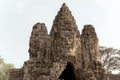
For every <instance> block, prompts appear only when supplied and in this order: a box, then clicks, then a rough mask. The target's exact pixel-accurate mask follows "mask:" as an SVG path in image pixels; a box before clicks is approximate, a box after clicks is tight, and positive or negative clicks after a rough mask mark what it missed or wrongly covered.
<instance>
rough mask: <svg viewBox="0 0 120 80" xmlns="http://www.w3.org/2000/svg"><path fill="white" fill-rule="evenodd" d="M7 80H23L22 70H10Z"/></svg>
mask: <svg viewBox="0 0 120 80" xmlns="http://www.w3.org/2000/svg"><path fill="white" fill-rule="evenodd" d="M6 80H23V72H22V69H10V70H9V71H8V73H7V79H6Z"/></svg>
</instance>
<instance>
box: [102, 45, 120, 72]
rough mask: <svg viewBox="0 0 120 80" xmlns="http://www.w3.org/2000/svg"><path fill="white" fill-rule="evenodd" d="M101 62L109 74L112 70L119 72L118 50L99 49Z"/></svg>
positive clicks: (119, 51) (119, 54)
mask: <svg viewBox="0 0 120 80" xmlns="http://www.w3.org/2000/svg"><path fill="white" fill-rule="evenodd" d="M100 53H101V62H102V65H103V67H104V68H105V70H106V73H109V72H110V71H113V70H118V71H120V50H118V49H114V48H110V47H109V48H108V47H100Z"/></svg>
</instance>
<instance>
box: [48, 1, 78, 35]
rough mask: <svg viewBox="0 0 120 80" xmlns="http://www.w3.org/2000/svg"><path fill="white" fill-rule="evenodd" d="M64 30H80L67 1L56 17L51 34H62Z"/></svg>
mask: <svg viewBox="0 0 120 80" xmlns="http://www.w3.org/2000/svg"><path fill="white" fill-rule="evenodd" d="M64 30H69V31H73V32H76V33H77V31H78V28H77V25H76V21H75V19H74V17H73V16H72V14H71V11H70V10H69V8H68V7H67V6H66V4H65V3H63V5H62V7H61V8H60V11H59V12H58V14H57V16H56V17H55V20H54V22H53V26H52V29H51V32H50V34H51V35H56V33H59V34H61V33H60V32H61V31H64Z"/></svg>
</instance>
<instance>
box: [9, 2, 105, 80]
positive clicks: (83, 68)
mask: <svg viewBox="0 0 120 80" xmlns="http://www.w3.org/2000/svg"><path fill="white" fill-rule="evenodd" d="M103 75H104V70H103V68H102V65H101V62H100V53H99V40H98V38H97V34H96V32H95V28H94V27H93V26H92V25H85V26H84V28H83V30H82V33H81V34H80V32H79V30H78V27H77V25H76V21H75V19H74V17H73V16H72V14H71V11H70V10H69V8H68V7H67V6H66V4H65V3H64V4H63V5H62V7H61V8H60V11H59V12H58V14H57V16H56V17H55V19H54V21H53V25H52V29H51V31H50V34H48V32H47V28H46V26H45V24H44V23H36V24H35V25H34V26H33V30H32V33H31V36H30V42H29V60H28V61H25V62H24V65H23V67H22V68H21V69H13V70H9V72H8V73H7V80H103Z"/></svg>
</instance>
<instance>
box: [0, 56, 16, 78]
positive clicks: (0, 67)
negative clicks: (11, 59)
mask: <svg viewBox="0 0 120 80" xmlns="http://www.w3.org/2000/svg"><path fill="white" fill-rule="evenodd" d="M13 68H14V65H13V64H7V63H5V62H4V59H3V58H1V57H0V80H6V73H7V71H8V70H9V69H13Z"/></svg>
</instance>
